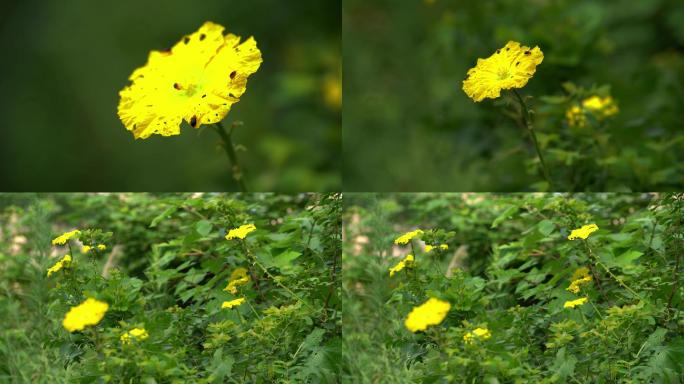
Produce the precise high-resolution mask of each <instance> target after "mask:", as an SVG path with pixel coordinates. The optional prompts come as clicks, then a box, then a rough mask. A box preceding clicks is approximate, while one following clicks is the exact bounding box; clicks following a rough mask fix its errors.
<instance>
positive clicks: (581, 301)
mask: <svg viewBox="0 0 684 384" xmlns="http://www.w3.org/2000/svg"><path fill="white" fill-rule="evenodd" d="M588 300H589V298H587V297H581V298H579V299H577V300H570V301H566V302H565V304H563V308H575V307H576V306H578V305H583V304H585V303H586V302H587V301H588Z"/></svg>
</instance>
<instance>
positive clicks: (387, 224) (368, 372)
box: [343, 194, 684, 384]
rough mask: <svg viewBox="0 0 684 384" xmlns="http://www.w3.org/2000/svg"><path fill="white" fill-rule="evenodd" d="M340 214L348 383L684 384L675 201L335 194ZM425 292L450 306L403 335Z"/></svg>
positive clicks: (682, 202)
mask: <svg viewBox="0 0 684 384" xmlns="http://www.w3.org/2000/svg"><path fill="white" fill-rule="evenodd" d="M344 218H345V226H344V245H343V265H344V279H343V303H344V305H343V333H344V346H343V355H344V371H343V377H344V379H345V380H346V381H347V382H354V383H380V382H382V383H416V382H420V383H521V384H522V383H601V384H605V383H671V384H675V383H681V382H682V380H683V378H684V318H682V311H681V308H682V304H683V301H682V299H683V294H684V288H683V287H682V286H683V284H682V279H681V276H680V275H681V267H682V266H681V264H682V258H683V256H682V246H683V245H684V244H683V240H684V238H683V237H682V233H683V231H684V199H683V197H682V196H681V195H659V194H579V195H568V194H554V195H550V194H525V195H518V194H515V195H495V194H463V195H461V194H390V195H369V194H352V195H349V194H347V195H346V196H345V213H344ZM586 224H596V225H597V226H598V228H599V229H598V230H597V231H595V232H593V233H590V234H589V235H588V238H587V239H586V241H585V240H582V239H581V238H579V239H575V240H569V239H568V237H569V235H571V234H572V232H571V230H573V229H577V228H580V227H582V226H584V225H586ZM415 229H421V230H422V231H423V233H422V234H418V235H417V236H416V237H414V239H413V240H411V241H410V242H409V243H408V244H406V245H396V244H393V242H394V240H395V239H396V238H398V237H399V236H400V235H402V234H403V233H405V232H409V231H413V230H415ZM426 244H427V245H432V246H437V245H446V246H448V249H446V250H445V249H443V248H444V247H443V248H439V247H438V248H437V249H433V250H431V251H429V252H427V250H426V248H424V245H426ZM408 254H413V255H414V261H413V262H412V263H411V264H410V265H409V266H406V267H404V268H403V269H401V270H400V271H398V272H395V273H394V275H393V276H390V273H389V270H390V268H392V267H394V266H396V265H397V264H398V263H399V261H400V260H402V259H403V258H404V257H405V256H407V255H408ZM578 280H581V281H578ZM573 281H575V283H574V284H573ZM573 285H574V286H575V288H576V289H573V288H572V287H573ZM428 298H435V299H439V300H442V301H444V302H447V303H449V305H450V309H449V310H448V312H447V313H446V316H445V317H444V318H443V319H441V318H439V317H438V318H437V319H436V320H434V319H433V324H434V323H435V322H436V323H437V324H435V325H431V326H428V327H427V328H426V329H425V330H424V331H417V332H415V333H412V332H411V331H409V330H408V329H407V328H406V327H405V325H404V321H405V319H406V318H407V316H408V315H409V313H411V312H412V310H413V308H415V307H416V306H419V305H421V304H423V303H425V302H426V301H427V300H428ZM585 298H586V299H585ZM576 300H579V301H576ZM478 328H479V330H478Z"/></svg>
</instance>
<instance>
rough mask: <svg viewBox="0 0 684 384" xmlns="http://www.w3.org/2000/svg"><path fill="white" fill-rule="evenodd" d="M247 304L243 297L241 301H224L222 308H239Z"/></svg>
mask: <svg viewBox="0 0 684 384" xmlns="http://www.w3.org/2000/svg"><path fill="white" fill-rule="evenodd" d="M244 302H245V298H244V297H241V298H239V299H235V300H231V301H224V302H223V304H221V308H228V309H232V308H233V307H237V306H240V305H242V304H243V303H244Z"/></svg>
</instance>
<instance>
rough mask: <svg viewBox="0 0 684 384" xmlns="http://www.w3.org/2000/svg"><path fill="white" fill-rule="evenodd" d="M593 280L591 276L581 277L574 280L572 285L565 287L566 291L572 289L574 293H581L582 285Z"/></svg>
mask: <svg viewBox="0 0 684 384" xmlns="http://www.w3.org/2000/svg"><path fill="white" fill-rule="evenodd" d="M589 282H591V276H585V277H583V278H581V279H577V280H573V281H572V282H571V283H570V286H569V287H567V288H565V290H566V291H570V292H572V293H579V291H580V285H582V284H584V283H589Z"/></svg>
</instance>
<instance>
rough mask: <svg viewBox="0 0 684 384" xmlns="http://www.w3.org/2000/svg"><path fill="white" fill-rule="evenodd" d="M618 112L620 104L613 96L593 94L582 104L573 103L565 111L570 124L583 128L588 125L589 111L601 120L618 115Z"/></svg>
mask: <svg viewBox="0 0 684 384" xmlns="http://www.w3.org/2000/svg"><path fill="white" fill-rule="evenodd" d="M618 112H619V109H618V106H617V104H616V103H615V101H614V100H613V98H612V97H610V96H606V97H600V96H591V97H588V98H586V99H584V100H583V101H582V105H581V106H580V105H578V104H573V105H571V106H570V107H569V108H568V110H567V111H565V118H566V119H567V120H568V124H569V125H571V126H575V127H580V128H583V127H585V126H586V125H587V114H589V113H590V114H591V115H593V116H594V117H595V118H596V119H597V120H599V121H601V120H603V119H605V118H607V117H610V116H613V115H616V114H617V113H618Z"/></svg>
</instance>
